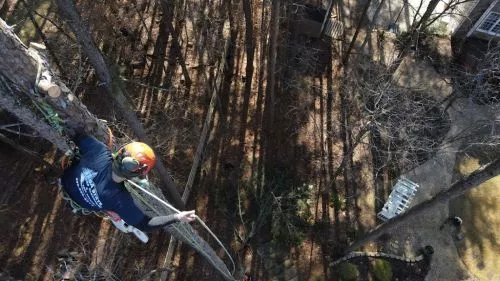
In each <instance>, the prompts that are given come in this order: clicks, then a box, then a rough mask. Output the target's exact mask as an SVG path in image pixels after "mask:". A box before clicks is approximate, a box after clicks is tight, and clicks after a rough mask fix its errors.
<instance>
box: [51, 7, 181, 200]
mask: <svg viewBox="0 0 500 281" xmlns="http://www.w3.org/2000/svg"><path fill="white" fill-rule="evenodd" d="M56 2H57V5H58V7H59V12H60V13H61V15H62V16H63V17H64V18H65V19H66V23H67V24H68V25H69V26H70V28H71V30H72V31H73V33H74V34H75V36H76V38H77V40H78V42H79V43H80V45H81V46H82V49H83V51H84V52H85V54H86V55H87V57H88V58H89V61H90V63H91V64H92V66H93V67H94V69H95V71H96V73H97V77H98V78H99V79H100V80H101V81H102V82H103V86H104V87H105V89H106V91H107V93H108V94H109V97H110V98H112V99H113V100H114V101H115V103H116V105H117V107H118V109H119V111H120V113H121V114H122V116H123V117H124V118H125V120H127V123H128V124H129V125H130V127H131V128H132V130H133V131H134V134H135V135H136V136H137V137H138V138H139V139H141V140H143V141H145V142H150V138H149V137H148V136H147V134H146V131H145V130H144V127H143V126H142V124H141V122H140V121H139V120H138V119H137V117H136V115H135V113H134V112H133V111H132V110H131V109H130V107H129V105H128V102H127V99H126V97H125V95H124V92H123V89H121V88H120V87H113V85H114V82H116V81H113V78H112V75H111V72H110V71H109V69H108V67H107V65H106V62H105V61H104V58H103V56H102V54H101V52H100V51H99V49H98V48H97V47H96V46H95V44H94V41H93V40H92V37H91V36H90V33H89V31H88V29H87V27H86V25H85V24H84V23H83V21H82V20H81V18H80V15H79V14H78V11H77V10H76V7H75V5H74V3H73V1H72V0H57V1H56ZM187 78H188V77H186V79H187ZM116 84H118V83H116ZM155 168H156V171H157V172H158V173H159V175H160V178H161V180H162V181H163V183H164V184H165V186H166V190H167V192H168V195H169V196H168V198H169V199H170V200H171V201H172V203H173V204H174V205H175V206H176V207H177V208H179V209H185V207H184V203H183V201H182V199H181V196H180V193H179V190H178V189H177V186H176V185H175V183H174V182H173V180H172V176H171V175H170V173H169V172H168V171H167V169H166V168H165V166H164V165H163V163H162V161H161V159H160V157H158V158H157V162H156V166H155Z"/></svg>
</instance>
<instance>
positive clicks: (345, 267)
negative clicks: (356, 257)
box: [338, 262, 359, 281]
mask: <svg viewBox="0 0 500 281" xmlns="http://www.w3.org/2000/svg"><path fill="white" fill-rule="evenodd" d="M338 270H339V276H340V279H341V280H342V281H354V280H356V279H358V276H359V270H358V267H357V266H355V265H354V264H352V263H348V262H343V263H341V264H339V269H338Z"/></svg>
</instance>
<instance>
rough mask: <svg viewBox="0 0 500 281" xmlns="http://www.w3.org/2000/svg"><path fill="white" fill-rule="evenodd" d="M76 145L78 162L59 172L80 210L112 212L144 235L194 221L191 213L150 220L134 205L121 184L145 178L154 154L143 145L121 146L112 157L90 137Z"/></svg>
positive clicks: (134, 143)
mask: <svg viewBox="0 0 500 281" xmlns="http://www.w3.org/2000/svg"><path fill="white" fill-rule="evenodd" d="M76 144H77V146H78V148H79V154H80V157H79V160H77V161H75V162H74V163H73V164H72V165H71V166H70V167H69V168H67V169H66V170H65V171H64V172H63V175H62V177H61V184H62V187H63V189H64V190H65V191H66V193H68V195H69V197H71V199H72V200H73V201H74V202H76V203H77V204H78V205H79V206H80V207H82V208H84V209H87V210H91V211H112V212H114V213H116V214H118V216H119V217H120V218H121V219H123V220H124V221H125V222H126V223H127V224H129V225H132V226H134V227H136V228H138V229H140V230H144V231H150V230H152V229H154V228H160V227H163V226H166V225H168V224H171V223H175V222H179V221H187V222H189V221H192V220H194V216H195V215H194V211H188V212H180V213H178V214H175V215H170V216H158V217H154V218H150V217H148V216H146V215H145V214H144V213H143V212H142V211H141V210H140V209H139V208H138V207H137V206H136V205H135V203H134V201H133V198H132V196H131V195H130V193H129V192H128V191H127V190H126V189H125V187H124V185H123V181H125V180H127V179H130V178H134V177H137V176H143V175H146V174H147V172H149V170H150V169H151V168H152V167H153V166H154V162H155V156H154V153H153V151H152V150H151V148H149V146H147V145H146V144H144V143H137V142H133V143H130V144H128V145H125V146H124V147H122V148H121V149H120V150H119V151H118V152H117V153H116V155H115V156H114V157H113V155H112V154H111V151H110V150H109V149H108V148H107V147H106V146H105V145H104V144H103V143H101V142H99V141H98V140H96V139H95V138H93V137H90V136H83V137H80V138H78V139H77V143H76Z"/></svg>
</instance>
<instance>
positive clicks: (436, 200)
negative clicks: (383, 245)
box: [346, 159, 500, 252]
mask: <svg viewBox="0 0 500 281" xmlns="http://www.w3.org/2000/svg"><path fill="white" fill-rule="evenodd" d="M498 174H500V159H497V160H495V161H493V162H492V163H490V164H488V165H487V166H486V167H484V168H482V169H479V170H476V171H475V172H474V173H472V174H470V175H469V176H468V177H466V178H464V179H462V180H459V181H457V182H455V183H454V184H453V185H452V186H451V187H450V188H448V189H447V190H443V191H441V192H440V193H438V194H436V195H435V196H434V197H432V198H431V199H429V200H426V201H424V202H422V203H420V204H418V205H416V206H415V207H413V208H411V209H410V210H408V211H406V212H405V213H403V214H402V215H399V216H397V217H395V218H393V219H391V220H389V221H387V222H386V223H384V224H382V225H380V226H378V227H377V228H375V229H374V230H372V231H370V232H368V233H367V234H366V235H365V236H363V237H362V238H361V239H359V240H357V241H355V242H354V243H353V244H352V245H351V246H349V247H348V248H347V250H346V252H352V251H354V250H356V249H358V248H360V247H362V246H363V245H364V244H366V243H368V242H370V241H372V240H374V239H377V238H378V237H380V236H381V235H382V234H384V233H387V232H389V231H395V230H396V229H397V228H398V227H399V226H400V225H401V224H402V223H403V222H405V221H406V219H408V218H410V217H414V216H417V215H420V214H421V213H422V212H423V211H425V210H427V209H429V208H431V207H434V206H436V205H438V204H440V203H446V202H448V201H449V200H451V199H453V198H456V197H458V196H460V195H462V194H464V193H465V192H467V191H468V190H470V189H473V188H474V187H477V186H478V185H480V184H481V183H483V182H485V181H487V180H489V179H491V178H493V177H495V176H496V175H498Z"/></svg>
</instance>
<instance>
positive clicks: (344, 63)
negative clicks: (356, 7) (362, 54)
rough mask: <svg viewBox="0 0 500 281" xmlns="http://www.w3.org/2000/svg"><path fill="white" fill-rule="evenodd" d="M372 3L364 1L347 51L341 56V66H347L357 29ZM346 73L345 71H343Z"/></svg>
mask: <svg viewBox="0 0 500 281" xmlns="http://www.w3.org/2000/svg"><path fill="white" fill-rule="evenodd" d="M371 3H372V0H367V1H366V3H365V6H364V8H363V12H362V13H361V16H360V17H359V21H358V26H357V27H356V31H355V32H354V35H353V36H352V39H351V43H350V44H349V47H348V48H347V51H346V52H345V54H344V57H343V58H342V66H343V67H344V68H347V64H348V63H349V56H350V55H351V52H352V49H353V48H354V44H355V43H356V39H357V38H358V34H359V31H360V30H361V28H362V27H363V21H364V20H365V17H366V13H368V8H370V5H371ZM344 73H346V72H344Z"/></svg>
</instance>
